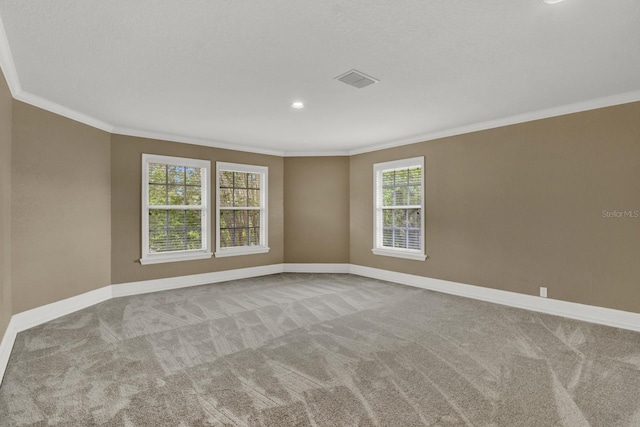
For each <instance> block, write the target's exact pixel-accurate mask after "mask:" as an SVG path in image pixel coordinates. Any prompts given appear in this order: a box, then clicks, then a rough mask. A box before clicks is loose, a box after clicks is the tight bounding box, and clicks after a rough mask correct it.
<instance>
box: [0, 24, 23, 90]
mask: <svg viewBox="0 0 640 427" xmlns="http://www.w3.org/2000/svg"><path fill="white" fill-rule="evenodd" d="M0 69H2V73H3V74H4V78H5V80H6V81H7V85H8V86H9V90H10V91H11V95H12V96H13V97H14V98H15V97H16V95H17V94H18V93H20V80H19V79H18V72H17V71H16V67H15V64H14V63H13V55H11V48H10V47H9V41H8V39H7V34H6V33H5V31H4V24H3V23H2V16H0Z"/></svg>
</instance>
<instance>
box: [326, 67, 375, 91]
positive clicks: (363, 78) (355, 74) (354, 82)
mask: <svg viewBox="0 0 640 427" xmlns="http://www.w3.org/2000/svg"><path fill="white" fill-rule="evenodd" d="M335 79H337V80H340V81H341V82H342V83H346V84H348V85H351V86H353V87H357V88H358V89H362V88H363V87H366V86H369V85H372V84H374V83H378V82H379V80H378V79H374V78H373V77H369V76H367V75H366V74H364V73H361V72H360V71H358V70H351V71H347V72H346V73H344V74H341V75H339V76H338V77H335Z"/></svg>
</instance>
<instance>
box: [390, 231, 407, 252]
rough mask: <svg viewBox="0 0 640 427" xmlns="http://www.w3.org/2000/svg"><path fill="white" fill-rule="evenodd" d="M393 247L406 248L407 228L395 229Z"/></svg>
mask: <svg viewBox="0 0 640 427" xmlns="http://www.w3.org/2000/svg"><path fill="white" fill-rule="evenodd" d="M393 247H394V248H406V247H407V231H406V230H405V229H397V228H395V229H394V230H393Z"/></svg>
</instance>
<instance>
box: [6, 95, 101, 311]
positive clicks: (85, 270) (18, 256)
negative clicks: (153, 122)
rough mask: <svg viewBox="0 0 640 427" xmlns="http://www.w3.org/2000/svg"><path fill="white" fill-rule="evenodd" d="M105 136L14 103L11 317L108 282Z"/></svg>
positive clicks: (51, 114)
mask: <svg viewBox="0 0 640 427" xmlns="http://www.w3.org/2000/svg"><path fill="white" fill-rule="evenodd" d="M109 146H110V136H109V134H108V133H106V132H103V131H101V130H97V129H95V128H92V127H90V126H87V125H83V124H81V123H78V122H76V121H73V120H70V119H67V118H64V117H61V116H58V115H56V114H53V113H50V112H47V111H44V110H41V109H39V108H36V107H33V106H31V105H27V104H24V103H22V102H18V101H15V102H14V109H13V161H12V188H13V194H12V196H13V198H12V201H13V202H12V250H13V259H12V269H13V271H12V274H13V311H14V313H18V312H21V311H24V310H28V309H31V308H34V307H38V306H41V305H44V304H47V303H51V302H54V301H58V300H61V299H64V298H68V297H71V296H75V295H79V294H82V293H84V292H87V291H91V290H94V289H97V288H100V287H103V286H106V285H109V284H110V283H111V279H110V274H111V263H110V239H111V210H110V197H111V193H110V173H111V169H110V149H109Z"/></svg>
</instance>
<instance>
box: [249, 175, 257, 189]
mask: <svg viewBox="0 0 640 427" xmlns="http://www.w3.org/2000/svg"><path fill="white" fill-rule="evenodd" d="M247 179H248V181H249V188H260V175H258V174H255V173H250V174H248V176H247Z"/></svg>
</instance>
